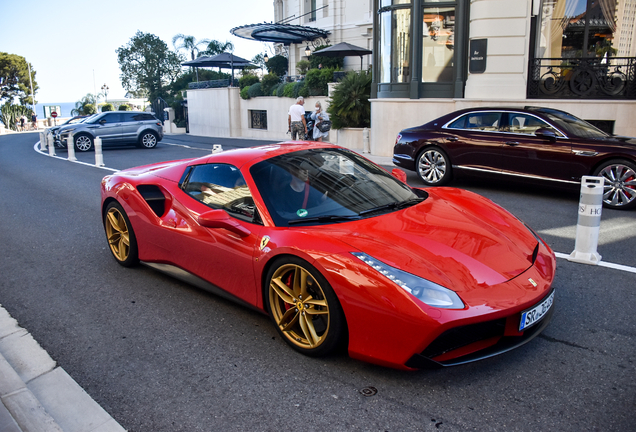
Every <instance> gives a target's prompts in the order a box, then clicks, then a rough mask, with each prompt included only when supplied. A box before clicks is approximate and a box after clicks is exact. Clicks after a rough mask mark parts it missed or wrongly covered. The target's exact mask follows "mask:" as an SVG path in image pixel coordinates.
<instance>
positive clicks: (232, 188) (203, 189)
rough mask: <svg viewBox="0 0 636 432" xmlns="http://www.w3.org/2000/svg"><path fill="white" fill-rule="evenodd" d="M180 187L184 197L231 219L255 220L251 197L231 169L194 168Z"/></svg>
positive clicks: (213, 165)
mask: <svg viewBox="0 0 636 432" xmlns="http://www.w3.org/2000/svg"><path fill="white" fill-rule="evenodd" d="M181 187H182V189H183V190H184V191H185V192H186V193H187V194H188V195H190V196H191V197H193V198H194V199H196V200H197V201H200V202H202V203H203V204H205V205H207V206H208V207H210V208H213V209H215V210H216V209H220V210H225V211H226V212H228V213H229V214H230V215H231V216H234V217H236V218H238V219H242V220H245V221H247V222H256V219H258V217H257V211H256V207H255V205H254V199H253V198H252V194H251V193H250V190H249V188H248V187H247V185H246V184H245V179H244V178H243V175H242V174H241V172H240V171H239V170H238V168H236V167H235V166H232V165H228V164H206V165H197V166H194V167H192V168H191V170H190V173H189V175H188V178H187V179H186V181H185V182H184V183H183V184H182V185H181Z"/></svg>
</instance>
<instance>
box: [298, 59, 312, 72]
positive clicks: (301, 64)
mask: <svg viewBox="0 0 636 432" xmlns="http://www.w3.org/2000/svg"><path fill="white" fill-rule="evenodd" d="M310 67H311V63H309V60H300V61H298V62H297V63H296V72H298V73H299V74H300V75H305V74H306V73H307V71H308V70H309V68H310Z"/></svg>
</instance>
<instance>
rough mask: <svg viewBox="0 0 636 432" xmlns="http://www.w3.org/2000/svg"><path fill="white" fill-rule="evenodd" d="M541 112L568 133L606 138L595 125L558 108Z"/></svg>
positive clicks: (582, 136)
mask: <svg viewBox="0 0 636 432" xmlns="http://www.w3.org/2000/svg"><path fill="white" fill-rule="evenodd" d="M541 113H543V114H544V115H546V116H547V117H548V118H549V119H550V120H552V121H553V122H554V123H556V124H557V126H559V128H561V129H562V130H565V131H566V132H567V133H568V135H576V136H578V137H581V138H608V137H609V135H608V134H606V133H605V132H603V131H602V130H600V129H597V128H596V127H595V126H592V125H591V124H589V123H588V122H586V121H585V120H581V119H580V118H578V117H575V116H573V115H572V114H568V113H566V112H564V111H558V110H549V109H548V110H546V109H543V110H541Z"/></svg>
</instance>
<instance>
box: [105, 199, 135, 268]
mask: <svg viewBox="0 0 636 432" xmlns="http://www.w3.org/2000/svg"><path fill="white" fill-rule="evenodd" d="M104 230H105V231H106V238H107V239H108V246H109V247H110V251H111V252H112V253H113V256H114V257H115V259H116V260H117V262H118V263H119V264H121V265H123V266H124V267H130V266H132V265H135V264H137V263H138V262H139V256H138V251H137V239H136V237H135V232H134V231H133V229H132V225H130V220H129V219H128V216H127V215H126V211H125V210H124V209H123V208H122V206H121V205H120V204H119V203H118V202H116V201H113V202H111V203H110V204H108V206H107V207H106V211H105V212H104Z"/></svg>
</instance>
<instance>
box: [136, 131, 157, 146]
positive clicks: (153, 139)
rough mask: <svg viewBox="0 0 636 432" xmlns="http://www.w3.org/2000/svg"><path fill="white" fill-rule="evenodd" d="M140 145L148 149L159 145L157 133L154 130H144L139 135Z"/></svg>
mask: <svg viewBox="0 0 636 432" xmlns="http://www.w3.org/2000/svg"><path fill="white" fill-rule="evenodd" d="M139 147H142V148H148V149H151V148H155V147H157V135H155V133H154V132H148V131H146V132H143V133H142V134H141V136H140V137H139Z"/></svg>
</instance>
